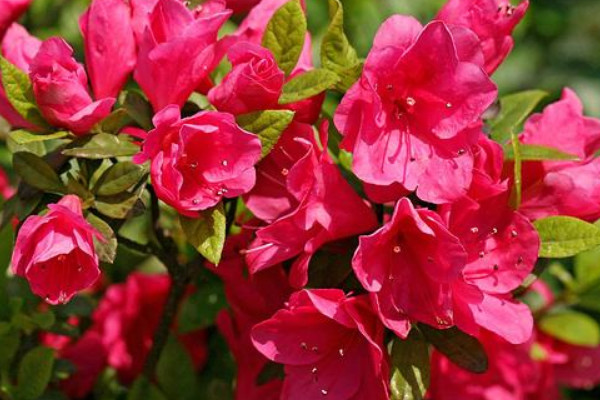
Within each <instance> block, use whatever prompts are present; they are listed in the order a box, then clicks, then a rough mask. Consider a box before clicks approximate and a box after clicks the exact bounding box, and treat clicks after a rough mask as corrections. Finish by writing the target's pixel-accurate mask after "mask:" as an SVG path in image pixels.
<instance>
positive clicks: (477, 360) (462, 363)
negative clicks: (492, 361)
mask: <svg viewBox="0 0 600 400" xmlns="http://www.w3.org/2000/svg"><path fill="white" fill-rule="evenodd" d="M419 330H420V331H421V332H422V333H423V335H424V336H425V338H426V339H427V340H428V341H429V342H430V343H431V344H433V345H434V346H435V348H436V349H437V350H438V351H439V352H440V353H442V354H444V355H445V356H446V357H448V359H449V360H450V361H452V362H453V363H455V364H456V365H458V366H459V367H462V368H464V369H466V370H468V371H471V372H473V373H476V374H482V373H484V372H485V371H487V368H488V359H487V355H486V354H485V350H484V348H483V346H482V345H481V343H479V341H477V339H475V338H474V337H473V336H470V335H467V334H466V333H464V332H462V331H460V330H459V329H458V328H456V327H452V328H449V329H441V330H438V329H434V328H432V327H430V326H428V325H425V324H419Z"/></svg>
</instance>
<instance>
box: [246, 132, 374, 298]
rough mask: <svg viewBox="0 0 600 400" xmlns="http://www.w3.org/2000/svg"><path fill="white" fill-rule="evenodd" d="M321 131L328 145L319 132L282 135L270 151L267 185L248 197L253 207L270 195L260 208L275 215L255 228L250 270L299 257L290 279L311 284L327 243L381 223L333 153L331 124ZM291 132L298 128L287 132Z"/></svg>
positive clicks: (248, 253)
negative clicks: (315, 260) (315, 261)
mask: <svg viewBox="0 0 600 400" xmlns="http://www.w3.org/2000/svg"><path fill="white" fill-rule="evenodd" d="M311 130H312V129H310V127H309V132H310V131H311ZM321 131H322V140H321V142H322V146H323V148H324V149H325V150H322V149H321V148H320V147H319V144H318V143H317V142H316V140H315V138H314V135H313V136H312V140H311V139H308V140H307V139H305V138H301V137H296V138H293V137H292V138H281V139H280V140H279V142H278V144H277V145H276V147H275V149H274V150H273V151H272V152H271V154H270V155H269V158H270V161H269V163H268V164H267V165H265V166H264V168H261V170H260V174H261V175H262V179H263V183H264V185H261V186H260V187H259V188H258V191H257V192H255V193H253V194H252V195H251V196H257V197H255V198H254V199H252V200H251V201H250V203H249V204H250V206H249V207H252V208H254V207H253V205H256V204H258V203H259V202H260V200H259V199H260V198H261V197H263V198H264V197H266V198H264V201H265V205H261V206H260V207H259V208H257V209H256V210H257V213H258V214H261V215H262V216H263V217H265V218H266V219H268V220H271V219H274V220H272V221H271V223H270V224H269V225H267V226H265V227H262V228H260V229H259V230H258V231H257V232H256V239H255V240H254V241H253V242H252V245H251V246H250V248H249V249H248V250H247V251H246V261H247V263H248V266H249V269H250V271H251V272H252V273H254V272H257V271H260V270H263V269H265V268H268V267H270V266H273V265H276V264H278V263H280V262H283V261H285V260H289V259H292V258H294V257H296V259H295V261H294V263H293V266H292V269H291V272H290V282H291V284H292V286H294V287H296V288H301V287H304V285H306V283H307V281H308V265H309V263H310V260H311V258H312V256H313V255H314V253H315V252H316V251H317V250H318V249H319V247H321V246H322V245H323V244H324V243H327V242H331V241H335V240H338V239H342V238H347V237H351V236H354V235H357V234H359V233H363V232H367V231H369V230H370V229H373V228H375V227H376V226H377V220H376V217H375V214H374V212H373V210H372V209H371V208H369V207H368V206H367V205H366V204H365V202H364V201H363V200H362V199H361V198H360V197H359V196H358V195H357V194H356V192H355V191H354V189H352V187H351V186H350V185H349V184H348V182H346V180H345V179H344V178H343V176H342V175H341V173H340V171H339V169H338V168H337V166H336V165H335V164H334V163H333V161H332V160H331V159H330V158H329V155H328V153H327V151H326V149H327V139H326V138H327V136H326V131H327V129H326V126H324V127H322V129H321ZM291 132H294V131H293V130H292V131H288V132H287V134H291ZM288 146H289V147H288ZM288 149H289V150H290V151H288ZM286 157H298V158H295V159H287V160H286ZM288 165H289V166H290V167H288ZM268 180H271V182H270V183H268ZM274 184H275V185H274ZM269 185H271V187H269ZM286 192H287V193H286ZM269 198H270V199H269ZM270 200H273V201H274V203H273V205H272V206H270V207H269V206H267V205H266V204H267V202H268V201H270ZM341 204H343V205H344V206H343V207H340V205H341ZM288 206H289V208H288ZM252 208H251V209H252ZM279 213H281V214H279ZM258 214H257V215H258ZM278 214H279V215H278Z"/></svg>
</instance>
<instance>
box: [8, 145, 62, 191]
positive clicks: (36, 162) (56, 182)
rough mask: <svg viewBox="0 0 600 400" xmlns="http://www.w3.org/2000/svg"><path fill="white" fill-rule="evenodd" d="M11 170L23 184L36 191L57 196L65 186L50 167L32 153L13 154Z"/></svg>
mask: <svg viewBox="0 0 600 400" xmlns="http://www.w3.org/2000/svg"><path fill="white" fill-rule="evenodd" d="M13 168H14V169H15V172H16V173H17V174H18V175H19V176H20V177H21V178H22V179H23V181H24V182H25V183H27V184H28V185H30V186H32V187H34V188H36V189H39V190H42V191H45V192H52V193H59V194H60V193H64V191H65V186H64V185H63V183H62V181H61V180H60V178H59V177H58V175H57V174H56V172H55V171H54V170H53V169H52V167H51V166H50V165H48V163H47V162H46V161H44V159H42V158H41V157H38V156H36V155H35V154H33V153H26V152H20V153H15V154H14V155H13Z"/></svg>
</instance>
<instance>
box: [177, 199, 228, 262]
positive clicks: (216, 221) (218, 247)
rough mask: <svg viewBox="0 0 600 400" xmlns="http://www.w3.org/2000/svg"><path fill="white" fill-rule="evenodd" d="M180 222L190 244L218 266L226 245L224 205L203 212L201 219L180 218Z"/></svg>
mask: <svg viewBox="0 0 600 400" xmlns="http://www.w3.org/2000/svg"><path fill="white" fill-rule="evenodd" d="M180 221H181V227H182V228H183V232H184V233H185V236H186V237H187V240H188V241H189V242H190V244H191V245H192V246H194V247H195V248H196V250H198V252H199V253H200V254H202V255H203V256H204V257H205V258H206V259H207V260H208V261H210V262H211V263H213V264H215V265H218V264H219V262H220V261H221V254H222V253H223V246H224V244H225V227H226V217H225V210H224V208H223V203H222V202H221V203H219V204H218V205H217V206H215V207H213V208H210V209H208V210H205V211H201V212H200V217H199V218H189V217H184V216H180Z"/></svg>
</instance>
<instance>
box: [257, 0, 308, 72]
mask: <svg viewBox="0 0 600 400" xmlns="http://www.w3.org/2000/svg"><path fill="white" fill-rule="evenodd" d="M305 36H306V16H305V15H304V11H303V10H302V7H301V6H300V2H299V1H298V0H290V1H288V2H287V3H285V4H284V5H283V6H281V7H280V8H279V9H278V10H277V11H276V12H275V14H273V17H272V18H271V20H270V21H269V23H268V24H267V28H266V29H265V33H264V34H263V39H262V45H263V47H266V48H267V49H269V50H271V52H272V53H273V56H274V57H275V60H276V61H277V65H278V66H279V68H281V69H282V70H283V71H284V72H285V73H286V75H289V74H290V73H291V72H292V70H293V69H294V67H295V66H296V64H297V63H298V60H299V59H300V54H301V53H302V48H303V47H304V40H305Z"/></svg>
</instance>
